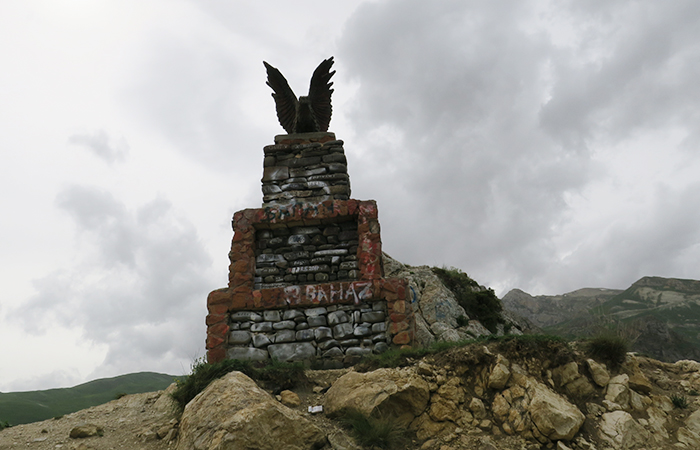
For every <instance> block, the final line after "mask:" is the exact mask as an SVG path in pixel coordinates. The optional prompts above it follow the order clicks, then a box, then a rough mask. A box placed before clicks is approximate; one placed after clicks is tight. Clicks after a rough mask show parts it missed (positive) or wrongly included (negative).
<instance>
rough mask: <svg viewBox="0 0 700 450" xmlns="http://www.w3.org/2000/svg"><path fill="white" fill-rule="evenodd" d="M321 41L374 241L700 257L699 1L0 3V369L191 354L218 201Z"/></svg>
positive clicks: (633, 272) (221, 225) (49, 381)
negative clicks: (278, 85) (376, 218)
mask: <svg viewBox="0 0 700 450" xmlns="http://www.w3.org/2000/svg"><path fill="white" fill-rule="evenodd" d="M331 55H333V56H335V60H336V64H335V66H334V68H335V69H336V70H337V74H336V75H335V77H334V81H335V85H334V87H335V89H336V91H335V93H334V97H333V102H334V103H333V105H334V115H333V119H332V121H331V127H330V131H333V132H335V133H336V135H337V137H338V138H339V139H343V140H344V141H345V151H346V154H347V157H348V165H349V171H350V175H351V178H352V188H353V198H358V199H375V200H377V202H378V205H379V212H380V221H381V224H382V239H383V242H384V250H385V251H387V252H388V253H389V254H390V255H392V256H393V257H395V258H397V259H399V260H400V261H402V262H405V263H408V264H413V265H423V264H428V265H438V266H441V265H446V266H455V267H458V268H460V269H462V270H464V271H465V272H467V273H469V274H470V275H471V276H472V277H473V278H475V279H476V280H477V281H479V282H480V283H481V284H484V285H487V286H491V287H493V288H494V289H495V290H496V292H497V293H498V294H499V295H503V294H505V293H506V292H507V291H508V290H510V289H512V288H520V289H523V290H525V291H527V292H530V293H532V294H560V293H564V292H569V291H572V290H575V289H578V288H581V287H609V288H626V287H627V286H629V285H630V284H631V283H633V282H634V281H636V280H637V279H639V278H640V277H642V276H645V275H657V276H665V277H677V278H693V279H700V83H698V81H697V80H698V78H699V76H700V2H697V1H696V0H674V1H672V2H658V1H656V0H638V1H624V0H619V1H611V0H606V1H599V0H576V1H560V0H558V1H546V0H543V1H525V0H517V1H515V0H512V1H500V0H483V1H464V0H454V1H448V0H445V1H432V2H425V1H422V0H374V1H356V2H355V1H344V2H327V1H310V0H308V1H295V2H287V1H268V2H252V1H250V2H247V1H241V2H223V1H207V0H196V1H195V0H192V1H187V0H152V1H148V2H143V1H136V0H134V1H121V0H120V1H95V0H62V1H61V2H55V1H51V0H46V1H19V0H18V1H13V0H10V1H4V2H2V3H0V60H1V61H2V62H3V69H2V70H1V71H0V124H1V125H0V127H1V129H2V132H1V133H0V192H1V194H0V211H1V213H0V217H1V218H0V286H1V288H0V343H1V344H0V391H5V392H7V391H15V390H30V389H46V388H52V387H62V386H71V385H75V384H78V383H81V382H84V381H87V380H90V379H94V378H97V377H105V376H115V375H119V374H123V373H129V372H136V371H159V372H166V373H171V374H181V373H186V372H188V371H189V368H190V364H191V363H192V361H193V360H194V359H195V358H198V357H201V356H203V355H204V338H205V326H204V317H205V314H206V307H205V299H206V296H207V293H208V292H209V291H211V290H213V289H216V288H219V287H223V286H225V284H226V282H227V270H228V269H227V266H228V257H227V253H228V250H229V246H230V239H231V236H232V231H231V228H230V219H231V216H232V214H233V213H234V212H235V211H237V210H240V209H244V208H251V207H259V206H260V203H261V193H260V176H261V173H262V147H263V146H265V145H268V144H271V143H272V142H273V138H274V135H276V134H282V133H283V130H282V128H281V127H280V126H279V125H278V124H277V120H276V116H275V112H274V103H273V100H272V98H271V97H270V90H269V88H268V87H267V86H266V85H265V71H264V67H263V65H262V61H263V60H265V61H268V62H269V63H271V64H272V65H273V66H275V67H278V68H279V69H280V70H281V71H282V73H283V74H284V75H285V76H286V77H287V79H288V80H289V82H290V85H291V86H292V88H293V89H294V90H295V92H296V93H297V95H303V94H305V91H306V90H307V89H308V83H309V79H310V76H311V73H312V72H313V69H314V68H315V67H316V65H317V64H318V63H319V62H320V61H321V60H322V59H324V58H327V57H329V56H331Z"/></svg>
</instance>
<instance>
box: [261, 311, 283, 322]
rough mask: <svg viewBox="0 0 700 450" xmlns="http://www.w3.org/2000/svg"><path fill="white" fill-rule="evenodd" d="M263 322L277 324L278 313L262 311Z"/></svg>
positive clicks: (278, 319)
mask: <svg viewBox="0 0 700 450" xmlns="http://www.w3.org/2000/svg"><path fill="white" fill-rule="evenodd" d="M263 320H265V321H266V322H279V321H280V320H281V318H280V312H279V311H277V310H274V309H272V310H269V311H263Z"/></svg>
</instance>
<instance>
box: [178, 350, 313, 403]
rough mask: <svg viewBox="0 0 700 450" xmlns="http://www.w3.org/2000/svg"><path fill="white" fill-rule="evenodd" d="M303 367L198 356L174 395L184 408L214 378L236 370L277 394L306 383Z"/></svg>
mask: <svg viewBox="0 0 700 450" xmlns="http://www.w3.org/2000/svg"><path fill="white" fill-rule="evenodd" d="M304 370H305V367H304V364H303V363H301V362H296V363H283V362H278V361H275V360H273V361H269V362H259V363H256V364H254V363H252V362H250V361H241V360H238V359H225V360H223V361H220V362H218V363H214V364H209V363H207V362H205V361H204V359H198V360H196V361H195V362H194V363H193V364H192V373H191V374H190V375H188V376H187V378H185V381H181V382H178V383H177V389H176V390H175V392H173V394H172V397H173V398H174V399H175V401H176V402H177V403H178V405H180V407H181V408H184V407H185V405H187V403H189V402H190V400H192V399H193V398H195V396H196V395H197V394H199V393H200V392H202V391H203V390H204V389H205V388H206V387H207V386H209V384H210V383H211V382H212V381H214V380H216V379H218V378H221V377H223V376H224V375H226V374H227V373H229V372H233V371H238V372H243V373H244V374H246V375H247V376H249V377H250V378H252V379H254V380H256V381H258V382H260V383H261V384H263V385H264V387H265V388H267V389H271V390H272V391H274V392H275V393H278V392H280V391H283V390H285V389H291V388H294V387H296V386H298V385H300V384H303V383H306V382H307V381H308V380H307V378H306V375H305V373H304Z"/></svg>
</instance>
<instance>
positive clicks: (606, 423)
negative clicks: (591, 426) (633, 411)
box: [598, 411, 650, 450]
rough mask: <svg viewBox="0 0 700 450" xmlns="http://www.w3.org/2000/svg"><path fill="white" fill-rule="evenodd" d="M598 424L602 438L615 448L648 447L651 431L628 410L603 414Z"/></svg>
mask: <svg viewBox="0 0 700 450" xmlns="http://www.w3.org/2000/svg"><path fill="white" fill-rule="evenodd" d="M598 426H599V430H600V433H599V436H600V438H601V439H602V440H603V441H604V442H607V443H608V444H609V445H611V446H612V447H613V448H614V449H619V450H628V449H634V448H646V447H647V445H648V443H649V442H648V441H649V438H650V435H649V432H648V431H646V430H645V429H644V427H642V426H641V425H640V424H639V423H638V422H637V421H636V420H634V418H633V417H632V416H631V415H630V414H629V413H628V412H626V411H613V412H609V413H605V414H603V416H602V417H601V420H600V423H599V425H598Z"/></svg>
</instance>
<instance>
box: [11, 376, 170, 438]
mask: <svg viewBox="0 0 700 450" xmlns="http://www.w3.org/2000/svg"><path fill="white" fill-rule="evenodd" d="M175 378H182V377H174V376H172V375H165V374H161V373H153V372H141V373H132V374H128V375H121V376H118V377H114V378H103V379H99V380H94V381H90V382H88V383H85V384H81V385H78V386H75V387H72V388H62V389H48V390H45V391H27V392H8V393H0V421H5V422H8V423H9V424H10V425H20V424H23V423H30V422H37V421H40V420H46V419H50V418H52V417H56V416H61V415H64V414H69V413H72V412H75V411H79V410H81V409H85V408H89V407H91V406H97V405H101V404H103V403H107V402H109V401H111V400H114V399H115V398H117V397H118V396H119V395H121V394H138V393H142V392H151V391H159V390H162V389H165V388H166V387H168V386H169V385H170V384H171V383H172V382H173V381H174V380H175Z"/></svg>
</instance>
